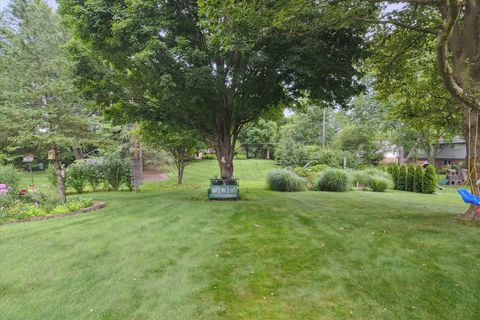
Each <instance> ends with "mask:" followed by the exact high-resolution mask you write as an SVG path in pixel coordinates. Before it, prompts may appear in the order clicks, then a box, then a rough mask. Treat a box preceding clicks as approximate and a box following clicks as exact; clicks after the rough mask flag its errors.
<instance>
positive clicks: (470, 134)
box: [462, 106, 480, 220]
mask: <svg viewBox="0 0 480 320" xmlns="http://www.w3.org/2000/svg"><path fill="white" fill-rule="evenodd" d="M479 125H480V124H479V123H478V113H477V112H473V111H471V110H470V108H469V107H467V106H463V107H462V132H463V136H464V137H465V141H466V144H467V155H466V158H465V163H466V164H467V177H468V181H467V184H468V185H469V186H470V189H471V191H472V193H473V194H476V195H478V194H480V189H479V186H478V184H477V181H478V179H479V178H480V177H479V173H480V172H478V173H477V167H478V166H479V165H480V163H479V161H478V160H479V158H478V156H479V155H480V137H479V136H478V134H479V133H480V132H479V131H480V128H479V127H478V126H479ZM479 168H480V167H479ZM462 218H465V219H469V220H476V219H479V218H480V217H479V216H478V214H477V206H475V205H470V206H469V208H468V209H467V211H466V212H465V213H464V214H463V215H462Z"/></svg>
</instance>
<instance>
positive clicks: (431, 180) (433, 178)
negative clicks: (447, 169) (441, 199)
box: [422, 164, 437, 193]
mask: <svg viewBox="0 0 480 320" xmlns="http://www.w3.org/2000/svg"><path fill="white" fill-rule="evenodd" d="M436 187H437V174H436V172H435V167H434V166H432V165H431V164H429V165H428V166H427V167H426V168H425V176H424V177H423V183H422V192H423V193H434V192H435V190H436Z"/></svg>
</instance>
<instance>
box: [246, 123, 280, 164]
mask: <svg viewBox="0 0 480 320" xmlns="http://www.w3.org/2000/svg"><path fill="white" fill-rule="evenodd" d="M277 132H278V125H277V123H276V122H275V121H268V120H265V119H259V120H258V121H257V122H256V123H255V124H254V125H252V126H250V127H249V128H247V129H246V130H244V131H243V132H242V133H241V134H240V139H239V140H240V142H241V144H242V145H243V146H244V147H245V150H246V153H247V158H248V157H249V152H250V151H252V149H253V151H254V153H255V155H256V154H257V153H258V152H259V151H260V152H261V156H262V157H265V158H266V159H270V154H271V152H272V150H273V146H274V143H275V141H276V138H277Z"/></svg>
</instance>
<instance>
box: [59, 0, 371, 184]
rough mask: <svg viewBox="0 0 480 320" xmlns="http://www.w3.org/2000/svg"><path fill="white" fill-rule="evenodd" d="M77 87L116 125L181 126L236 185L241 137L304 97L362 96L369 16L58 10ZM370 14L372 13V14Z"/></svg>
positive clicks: (67, 3) (158, 7)
mask: <svg viewBox="0 0 480 320" xmlns="http://www.w3.org/2000/svg"><path fill="white" fill-rule="evenodd" d="M59 2H60V12H61V13H62V14H63V16H64V17H65V19H66V23H67V24H68V25H70V26H72V27H73V29H74V32H75V38H76V41H74V42H73V49H72V52H73V53H74V55H75V56H76V57H77V60H78V61H79V64H78V69H77V71H78V75H80V76H82V77H83V79H82V80H81V81H79V84H80V85H81V86H82V87H83V89H84V91H85V92H86V93H88V94H90V96H92V97H94V98H95V99H96V100H97V102H99V104H101V107H102V108H103V109H104V110H105V111H106V113H108V114H109V115H111V116H112V117H114V118H116V119H117V120H118V121H132V119H133V120H135V121H136V120H142V119H156V120H159V121H161V122H163V123H167V122H168V123H180V124H183V125H186V124H188V125H189V126H191V128H193V129H194V130H195V131H196V132H197V133H198V134H199V135H201V136H202V137H204V138H205V139H206V140H207V141H208V142H209V144H210V145H212V146H214V147H215V150H216V153H217V159H218V163H219V166H220V171H221V175H222V176H227V177H231V176H232V175H233V156H234V150H235V144H236V142H237V138H238V137H239V134H240V132H241V131H242V130H243V129H244V128H245V126H247V125H248V124H250V123H252V122H254V121H256V120H257V119H258V118H260V117H262V116H265V114H266V113H267V112H269V111H271V110H272V109H275V108H282V103H285V102H288V101H290V100H292V99H294V98H296V97H299V96H302V95H303V94H304V92H305V91H307V92H309V94H310V95H311V96H312V98H315V99H319V100H321V101H330V102H335V103H339V104H342V103H345V102H346V101H347V100H348V98H349V97H350V96H351V95H352V94H355V93H357V92H359V90H360V89H361V85H360V84H359V83H358V82H357V81H356V79H358V76H359V73H358V71H357V70H356V69H355V67H354V66H355V65H356V64H357V63H358V62H359V60H360V59H361V58H363V57H364V56H365V55H366V52H367V47H366V46H365V44H364V39H365V37H364V35H365V33H366V31H367V29H366V28H365V26H364V25H363V24H353V23H349V22H350V21H351V19H349V16H350V15H352V14H360V13H362V14H364V15H368V14H370V11H371V7H370V6H365V5H359V6H352V4H351V1H341V2H339V3H338V5H334V4H333V3H330V2H327V1H325V2H313V1H296V0H285V1H275V2H272V1H267V0H258V1H248V2H247V1H234V0H227V1H218V0H201V1H197V0H179V1H167V0H144V1H120V0H116V1H80V0H60V1H59ZM369 10H370V11H369Z"/></svg>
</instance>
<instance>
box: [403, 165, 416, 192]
mask: <svg viewBox="0 0 480 320" xmlns="http://www.w3.org/2000/svg"><path fill="white" fill-rule="evenodd" d="M405 183H406V185H405V190H406V191H413V185H414V184H415V166H414V165H413V164H411V165H409V166H408V170H407V179H406V182H405Z"/></svg>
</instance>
